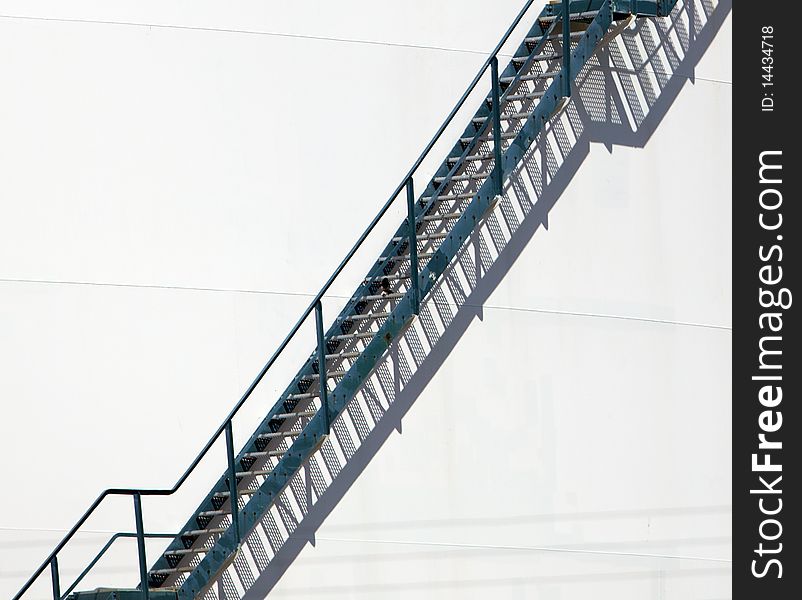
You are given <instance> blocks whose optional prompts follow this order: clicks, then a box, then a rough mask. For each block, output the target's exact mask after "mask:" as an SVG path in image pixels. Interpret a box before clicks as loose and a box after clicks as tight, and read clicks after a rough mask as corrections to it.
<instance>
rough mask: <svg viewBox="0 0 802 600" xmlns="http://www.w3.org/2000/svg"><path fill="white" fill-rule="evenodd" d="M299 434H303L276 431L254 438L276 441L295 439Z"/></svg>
mask: <svg viewBox="0 0 802 600" xmlns="http://www.w3.org/2000/svg"><path fill="white" fill-rule="evenodd" d="M309 395H310V396H312V394H309ZM313 397H314V398H317V396H313ZM301 433H303V432H301V431H276V432H273V433H260V434H259V435H257V436H256V437H257V438H259V439H260V440H273V439H276V438H285V437H295V436H297V435H301Z"/></svg>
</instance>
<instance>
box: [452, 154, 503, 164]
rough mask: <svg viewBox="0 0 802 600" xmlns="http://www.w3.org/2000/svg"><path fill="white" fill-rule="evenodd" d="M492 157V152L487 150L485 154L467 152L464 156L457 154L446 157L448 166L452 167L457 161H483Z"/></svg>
mask: <svg viewBox="0 0 802 600" xmlns="http://www.w3.org/2000/svg"><path fill="white" fill-rule="evenodd" d="M493 158H494V156H493V154H492V153H489V152H488V153H485V154H469V155H468V156H466V157H464V158H463V157H462V156H457V157H454V158H449V159H448V166H450V167H453V166H454V165H456V164H457V163H458V162H483V161H486V160H493Z"/></svg>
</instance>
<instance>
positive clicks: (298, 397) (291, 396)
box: [287, 393, 317, 400]
mask: <svg viewBox="0 0 802 600" xmlns="http://www.w3.org/2000/svg"><path fill="white" fill-rule="evenodd" d="M312 398H317V394H309V393H306V394H289V395H288V396H287V400H311V399H312Z"/></svg>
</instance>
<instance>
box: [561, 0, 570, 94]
mask: <svg viewBox="0 0 802 600" xmlns="http://www.w3.org/2000/svg"><path fill="white" fill-rule="evenodd" d="M562 9H563V17H562V19H563V96H564V97H565V98H570V97H571V4H570V0H563V5H562Z"/></svg>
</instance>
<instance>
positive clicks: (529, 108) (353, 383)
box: [14, 0, 676, 600]
mask: <svg viewBox="0 0 802 600" xmlns="http://www.w3.org/2000/svg"><path fill="white" fill-rule="evenodd" d="M532 3H533V2H532V0H530V1H529V2H528V3H527V5H526V6H525V7H524V9H523V10H522V11H521V13H520V14H519V15H518V18H517V19H516V21H515V22H514V23H513V25H512V26H511V27H510V29H509V30H508V32H507V34H506V36H505V37H504V39H502V42H501V43H499V46H497V48H496V50H495V51H494V52H493V54H492V55H491V56H490V58H488V60H487V61H486V63H485V65H484V66H483V68H482V69H481V70H480V72H479V74H478V75H477V76H476V78H475V79H474V82H473V83H472V84H471V86H470V87H469V89H468V91H467V92H466V94H465V95H463V97H462V99H461V100H460V102H459V103H458V105H457V108H459V106H461V104H462V103H463V102H464V101H465V99H466V98H467V96H468V93H469V92H470V91H471V90H472V89H473V87H474V86H475V85H476V83H477V82H478V81H479V79H480V77H481V76H482V75H483V74H484V72H485V71H486V70H487V69H488V68H489V69H490V71H491V76H492V79H491V81H492V85H491V89H490V91H489V93H488V94H487V96H486V99H485V101H484V102H483V103H482V104H481V106H480V107H479V109H478V110H477V111H476V114H475V116H474V117H473V118H472V119H471V120H470V122H469V123H468V125H467V127H466V128H465V130H464V133H463V134H462V136H461V137H460V138H459V140H458V142H457V143H456V144H455V145H454V147H453V149H452V150H451V152H450V153H449V155H448V157H447V158H446V159H445V160H444V161H443V163H442V165H441V166H440V168H439V169H438V170H437V172H436V173H435V175H434V177H433V178H432V179H431V180H430V181H429V182H428V185H427V186H426V187H425V189H424V190H423V193H422V194H421V196H420V197H418V198H416V197H415V192H414V189H413V179H412V175H413V174H414V172H415V170H416V168H417V167H418V165H419V164H420V162H421V160H422V158H423V156H422V157H421V159H419V160H418V162H417V163H416V165H415V166H413V169H412V170H411V171H410V173H409V174H408V175H407V176H406V178H405V179H404V181H403V182H402V184H401V185H399V187H398V188H397V189H396V191H395V193H394V194H393V195H392V196H391V198H390V200H388V202H387V204H385V206H384V208H383V209H382V210H381V211H380V213H379V215H378V216H377V217H376V218H375V219H374V221H373V223H372V224H371V226H370V227H369V228H368V231H366V232H365V234H363V235H362V237H361V238H360V240H359V241H358V242H357V244H356V245H355V246H354V249H352V251H351V252H350V253H349V255H348V256H347V257H346V259H345V260H344V261H343V263H342V264H341V265H340V267H339V268H338V270H337V271H336V272H335V274H334V275H332V277H331V279H329V281H328V282H327V284H326V285H325V286H324V288H323V290H322V291H321V293H320V294H318V296H317V297H316V298H315V300H314V301H313V302H312V304H310V306H309V308H308V309H307V311H306V312H305V313H304V315H303V316H302V318H301V320H299V322H298V323H297V324H296V325H295V327H294V328H293V330H292V331H291V332H290V334H289V335H288V336H287V338H286V339H285V340H284V342H283V344H282V345H281V347H280V348H279V349H278V351H277V352H276V353H275V354H274V355H273V357H272V358H271V359H270V361H268V363H267V364H266V365H265V367H264V369H263V370H262V371H261V372H260V374H259V375H258V376H257V378H256V380H255V381H254V383H253V384H252V385H251V387H250V388H249V389H248V390H247V391H246V393H245V395H244V396H243V397H242V399H241V400H240V401H239V403H238V404H237V405H236V406H235V408H234V410H233V411H232V412H231V414H230V415H229V417H228V418H227V420H226V421H225V422H224V423H223V425H221V426H220V428H219V429H218V430H217V432H216V434H215V435H214V436H213V437H212V439H211V440H210V441H209V442H208V443H207V445H206V446H205V447H204V449H203V450H202V452H201V453H200V454H199V455H198V457H197V458H196V459H195V461H194V462H193V464H192V465H190V467H189V468H188V469H187V471H186V472H185V473H184V475H183V476H182V477H181V479H179V481H178V482H177V483H176V485H175V486H174V487H173V488H172V489H170V490H107V491H106V492H104V493H103V494H102V495H101V496H100V497H99V498H98V499H97V500H96V502H95V503H94V504H93V505H92V506H91V507H90V509H89V510H88V511H87V512H86V513H85V514H84V516H83V517H82V518H81V519H80V520H79V522H78V523H77V524H76V526H75V527H74V528H73V529H72V530H71V532H70V533H69V534H68V535H67V536H66V537H65V539H64V540H63V541H62V543H61V544H59V546H58V547H57V548H56V549H55V550H54V551H53V553H51V555H50V556H49V557H48V559H47V560H46V561H45V562H44V563H43V564H42V566H41V567H40V568H39V569H38V571H37V572H36V573H34V576H33V577H32V578H31V579H30V580H29V581H28V583H27V584H26V585H25V586H24V587H23V588H22V590H20V592H19V593H18V594H17V596H15V599H14V600H17V599H19V598H22V597H23V595H24V594H25V592H26V591H27V590H28V588H29V587H30V585H31V583H32V582H33V581H34V580H35V578H36V577H38V576H39V575H40V574H41V573H43V572H44V570H45V569H47V568H48V567H50V569H51V574H52V582H53V596H54V598H56V599H57V600H60V599H61V598H63V597H64V596H66V595H69V594H70V592H72V590H73V589H74V587H75V584H73V585H72V586H71V587H70V588H69V589H68V590H66V592H65V594H64V596H62V593H61V586H60V582H59V575H58V552H59V551H60V550H61V549H62V548H63V547H64V545H65V544H66V543H67V541H69V539H70V538H71V537H72V535H73V534H74V533H75V531H77V529H78V527H80V526H81V524H83V522H85V521H86V519H87V518H88V516H89V515H90V514H91V513H92V512H93V511H94V509H95V508H96V507H97V506H98V505H99V504H100V503H101V502H102V501H103V499H104V498H105V497H106V496H107V495H111V494H126V495H131V496H133V498H134V505H135V514H136V523H137V537H138V542H139V551H140V570H141V579H142V583H140V585H139V587H138V588H136V589H129V590H95V591H92V592H75V593H73V594H72V596H73V597H74V598H76V599H81V600H82V599H86V598H93V599H97V600H102V599H106V598H120V599H122V598H143V597H144V598H148V597H151V598H171V599H172V598H176V599H181V600H185V599H187V600H188V599H190V598H201V597H204V595H205V594H206V593H207V591H208V590H209V589H210V588H211V586H212V585H213V584H215V582H217V581H218V580H219V578H220V576H221V574H222V573H223V572H224V571H225V570H226V568H227V567H228V566H229V565H231V564H232V562H233V561H234V560H235V558H236V556H237V553H238V548H239V546H240V544H241V543H242V542H243V540H244V539H245V538H247V537H248V536H249V535H250V534H251V532H252V531H253V530H254V528H255V527H256V526H257V525H258V524H259V522H260V520H261V519H262V517H263V515H264V514H265V513H266V512H267V511H268V510H270V508H271V506H273V505H274V503H275V502H276V500H277V499H278V498H279V496H280V495H281V493H282V491H283V490H284V489H285V488H286V487H287V486H288V485H289V483H290V481H291V479H292V478H293V477H294V476H295V475H296V474H297V473H298V472H299V471H300V470H301V469H302V467H303V465H304V464H305V462H306V461H307V460H308V459H309V457H310V456H312V455H313V454H314V453H315V452H317V451H319V450H320V449H321V446H322V444H323V443H324V442H325V441H326V439H327V436H328V434H329V431H330V428H331V427H332V423H334V422H335V421H336V420H337V418H338V417H339V416H340V414H341V413H342V412H343V411H344V410H345V409H346V407H347V406H348V404H349V402H350V401H351V400H352V399H353V398H354V396H355V395H356V394H357V392H359V391H360V389H361V388H362V387H363V385H364V383H365V381H366V380H367V378H368V377H370V375H371V373H372V372H373V371H374V369H375V367H376V366H377V363H378V361H379V360H380V359H381V357H382V356H383V355H384V354H385V352H386V351H387V350H388V348H389V347H390V346H391V344H392V343H393V342H394V341H395V340H397V339H398V338H399V337H400V336H401V335H402V334H403V332H404V330H405V328H407V327H408V326H409V325H410V324H411V322H412V321H413V320H414V319H415V317H416V315H417V314H418V312H419V310H420V305H421V302H422V301H424V300H425V299H426V298H427V295H428V294H429V292H430V291H431V290H432V288H433V286H434V285H435V284H436V282H437V281H438V279H439V278H440V277H441V275H442V274H443V273H444V271H445V270H446V268H447V267H448V265H449V264H450V263H451V261H452V259H454V257H455V256H456V255H457V253H458V251H459V250H460V248H461V247H462V246H463V243H464V242H465V241H466V240H467V239H469V238H470V236H471V234H472V232H473V231H474V229H475V228H476V227H477V226H478V224H480V223H481V221H482V219H483V217H484V216H486V215H487V214H488V213H489V211H491V210H492V209H493V207H494V206H495V205H496V203H497V202H498V200H499V199H500V197H501V194H502V193H503V186H504V184H505V181H506V180H507V179H508V178H509V176H510V174H511V173H512V172H513V170H514V169H515V168H516V167H517V165H518V164H519V163H520V161H521V160H522V158H523V156H524V155H525V153H526V151H527V150H528V149H529V147H530V146H531V145H532V144H533V142H534V141H535V140H536V138H537V136H538V134H539V133H540V131H541V129H542V128H543V126H544V124H545V123H546V122H547V121H548V120H549V119H550V118H551V117H552V116H553V115H554V114H555V113H557V112H559V111H560V110H561V108H562V107H563V105H564V104H565V102H566V100H567V98H568V97H569V96H570V94H571V85H572V82H573V81H574V79H575V78H576V76H577V74H578V73H579V72H580V70H581V69H582V68H583V66H584V65H585V63H586V61H587V60H588V58H589V57H590V56H591V55H592V54H593V53H594V51H595V50H596V49H597V47H598V46H599V45H600V44H602V43H604V39H605V36H607V35H610V32H611V26H613V25H614V24H615V23H620V22H623V21H626V20H627V19H630V18H632V17H633V16H634V15H637V16H646V17H661V16H666V15H668V14H669V13H670V11H671V9H672V8H673V7H674V4H675V3H676V0H637V1H636V0H574V1H571V2H570V3H569V2H553V3H549V4H547V5H546V6H545V8H543V10H542V11H541V12H540V14H539V16H538V17H537V18H536V19H535V20H534V23H533V25H532V26H531V28H530V29H529V32H528V34H527V35H526V37H525V39H524V40H523V41H522V42H521V44H520V46H519V47H518V49H517V52H516V53H515V55H514V57H513V58H512V59H511V60H510V62H509V64H508V65H507V66H506V68H505V69H504V70H503V71H502V72H500V73H499V69H498V60H497V53H498V51H499V49H500V48H501V45H502V43H504V42H505V41H506V39H507V37H508V36H509V35H510V33H511V32H512V31H513V28H514V27H515V26H516V25H517V24H518V23H519V22H520V21H521V19H522V18H524V16H525V15H526V13H527V9H528V8H529V7H530V6H531V5H532ZM566 15H570V16H569V18H568V21H569V22H570V27H564V26H563V23H564V22H566ZM568 48H570V49H571V50H570V52H566V49H568ZM456 110H457V109H456V108H455V110H454V111H452V113H451V115H450V116H449V118H448V119H447V121H446V123H444V125H443V127H441V129H440V131H439V132H438V134H437V135H436V136H435V139H434V140H433V141H432V143H430V144H429V146H428V147H427V149H426V150H425V151H424V156H425V155H426V154H427V153H428V152H429V150H430V149H431V147H432V146H433V144H434V142H435V141H436V140H437V138H438V137H439V135H440V134H441V133H442V132H443V130H444V128H445V125H446V124H447V123H448V122H449V121H450V120H451V118H453V116H454V114H455V113H456ZM399 195H401V196H405V197H406V201H407V213H408V216H407V219H406V220H405V221H404V222H403V223H402V224H401V226H400V227H399V228H398V230H397V231H396V233H395V235H394V236H393V237H392V238H391V239H390V241H389V242H388V244H387V245H386V247H385V248H384V250H383V251H382V252H381V255H380V257H379V258H378V260H377V261H376V263H375V265H374V266H373V267H372V269H371V270H370V272H369V273H368V274H367V276H366V277H365V278H364V280H363V281H362V282H361V284H360V285H359V287H358V288H357V289H356V291H355V292H354V294H353V295H352V296H351V298H350V300H349V301H348V302H347V303H346V305H345V308H344V309H343V310H342V312H341V313H340V314H339V315H338V316H337V318H336V319H335V320H334V322H333V324H332V326H331V327H330V328H329V329H328V330H327V331H324V328H323V315H322V305H321V302H320V300H321V298H322V295H323V293H325V291H326V290H327V289H328V287H329V286H330V285H331V283H332V281H333V280H334V278H335V277H336V276H337V275H338V274H339V273H340V271H341V270H342V268H343V266H344V265H345V264H346V263H347V262H348V260H349V259H350V258H351V256H353V253H354V251H355V250H356V248H358V247H359V245H360V244H361V243H362V241H364V239H365V237H366V235H367V233H368V232H369V231H371V230H372V228H373V226H374V225H375V223H376V222H377V221H378V219H380V218H381V217H382V216H383V214H384V213H385V212H386V210H387V208H388V207H389V205H390V204H391V203H392V201H393V200H394V199H395V197H396V196H399ZM313 312H314V318H315V322H316V329H317V339H318V342H317V348H316V349H315V351H314V352H313V353H312V354H311V355H310V356H309V358H308V359H307V360H306V362H305V363H304V364H303V366H302V367H301V369H300V370H299V371H298V373H297V375H296V376H295V377H294V378H293V379H292V381H291V382H290V384H289V385H288V386H287V388H286V389H285V391H284V392H283V393H282V394H281V396H280V398H279V399H278V401H277V402H276V403H275V405H274V406H273V407H272V408H271V409H270V411H269V413H268V414H267V415H266V416H265V417H264V420H263V421H262V422H261V424H260V425H259V427H258V428H257V429H256V431H254V432H253V434H252V435H251V436H250V438H249V439H248V441H247V443H245V445H244V446H243V447H242V449H241V450H240V451H239V453H237V454H236V455H235V453H234V443H233V432H232V425H231V419H232V417H233V416H234V414H236V412H237V411H238V410H239V407H240V406H242V404H243V403H244V402H245V400H247V398H248V397H249V396H250V394H251V392H252V391H253V389H254V388H255V387H256V385H257V384H258V383H259V382H260V381H261V379H262V377H263V376H264V374H265V373H266V372H267V370H268V369H269V368H270V366H271V365H272V364H273V362H274V360H275V358H276V357H277V356H278V354H279V353H280V352H281V351H282V350H283V349H284V347H285V346H286V345H287V342H288V341H289V340H290V339H291V338H292V337H293V336H294V335H295V333H296V332H297V331H298V330H299V328H300V325H301V324H302V323H303V322H304V321H305V319H306V318H307V317H308V316H311V314H312V313H313ZM220 436H224V437H225V439H226V447H227V452H228V465H229V468H228V470H227V472H226V473H224V474H223V475H222V476H221V477H220V478H219V480H218V481H217V482H216V483H215V484H214V486H213V487H212V488H211V490H210V491H209V493H208V494H207V495H206V497H205V498H204V499H203V501H202V502H201V503H200V504H199V505H198V507H197V509H196V510H195V512H194V513H193V514H192V516H191V517H190V518H189V519H188V521H187V522H186V523H185V524H184V526H183V527H182V528H181V529H180V533H179V534H178V535H176V536H175V537H174V538H173V539H172V541H171V542H170V544H169V546H168V547H167V549H166V550H165V551H164V553H163V554H162V555H161V556H160V557H159V559H158V560H157V561H156V562H155V564H153V566H152V567H151V568H150V570H147V569H146V562H145V545H144V539H145V538H146V537H148V536H147V534H145V533H144V531H143V527H142V514H141V497H142V496H143V495H169V494H172V493H173V492H175V491H176V490H177V489H178V488H179V487H180V486H181V485H182V484H183V482H184V481H185V480H186V478H187V477H188V475H189V474H190V473H191V472H192V471H193V470H194V469H195V467H196V466H197V464H198V463H199V462H200V460H201V459H202V458H203V457H204V456H205V455H206V453H207V452H208V450H209V448H210V447H211V445H212V444H213V443H214V442H215V441H216V440H217V439H218V438H219V437H220ZM110 543H111V542H110ZM104 551H105V549H104ZM93 565H94V561H93V563H92V564H91V565H90V567H91V566H93ZM85 573H86V571H85V572H84V574H85ZM82 577H83V574H82V575H81V578H82ZM79 580H80V578H79ZM76 583H77V582H76ZM143 584H144V585H143Z"/></svg>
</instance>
